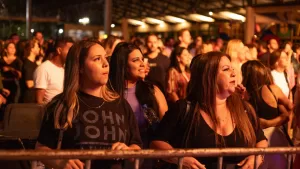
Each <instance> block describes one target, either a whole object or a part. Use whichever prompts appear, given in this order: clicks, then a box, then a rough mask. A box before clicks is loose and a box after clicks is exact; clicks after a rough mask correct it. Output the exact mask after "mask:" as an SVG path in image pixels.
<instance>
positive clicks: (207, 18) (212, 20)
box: [189, 14, 215, 22]
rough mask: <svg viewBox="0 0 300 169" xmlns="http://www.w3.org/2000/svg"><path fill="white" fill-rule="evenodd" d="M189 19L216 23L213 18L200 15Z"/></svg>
mask: <svg viewBox="0 0 300 169" xmlns="http://www.w3.org/2000/svg"><path fill="white" fill-rule="evenodd" d="M189 17H190V18H191V19H192V20H194V21H204V22H214V21H215V20H214V19H213V18H211V17H208V16H204V15H199V14H190V15H189Z"/></svg>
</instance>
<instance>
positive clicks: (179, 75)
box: [167, 46, 190, 102]
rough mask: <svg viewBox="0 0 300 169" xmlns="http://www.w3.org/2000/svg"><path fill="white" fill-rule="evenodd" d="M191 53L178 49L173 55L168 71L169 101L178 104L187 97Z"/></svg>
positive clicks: (184, 49) (181, 48)
mask: <svg viewBox="0 0 300 169" xmlns="http://www.w3.org/2000/svg"><path fill="white" fill-rule="evenodd" d="M189 56H190V54H189V51H188V50H187V49H186V48H184V47H179V46H178V47H176V48H175V49H174V50H173V52H172V53H171V57H170V61H171V62H170V68H169V71H168V77H167V79H168V85H167V96H168V97H167V99H168V100H169V101H171V102H176V101H177V100H179V99H184V98H185V97H186V88H187V84H188V82H189V81H190V72H189V68H188V65H189V64H190V58H189Z"/></svg>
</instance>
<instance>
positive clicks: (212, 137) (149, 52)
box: [0, 29, 300, 169]
mask: <svg viewBox="0 0 300 169" xmlns="http://www.w3.org/2000/svg"><path fill="white" fill-rule="evenodd" d="M178 35H179V36H178V39H177V42H176V40H174V39H173V38H168V39H166V41H165V43H163V41H162V39H160V38H159V37H158V36H157V35H156V34H149V35H148V36H147V37H146V38H145V39H143V38H137V37H133V38H132V39H131V40H130V42H125V41H124V40H123V39H122V38H120V37H116V36H113V35H110V36H108V38H107V39H104V40H101V41H100V40H98V39H90V40H82V41H79V42H74V41H73V40H72V39H70V38H58V39H57V40H55V41H53V40H49V41H45V40H44V39H43V35H42V33H41V32H35V34H34V37H33V38H32V39H31V40H28V41H25V42H19V41H18V38H16V36H17V35H16V34H14V35H12V36H11V38H10V39H9V40H7V41H6V43H5V44H4V45H3V48H2V49H1V51H0V52H1V53H2V56H1V58H0V69H1V80H0V81H1V82H2V83H0V88H1V91H0V103H1V104H2V105H1V112H0V113H1V119H3V112H4V110H5V107H6V105H7V104H10V103H38V104H43V105H45V107H46V109H45V110H46V112H45V116H44V120H43V123H42V126H41V130H40V134H39V137H38V139H37V143H36V149H40V150H49V149H111V150H139V149H148V148H152V149H162V150H168V149H173V148H229V147H246V148H247V147H268V146H270V147H288V146H297V145H298V144H299V141H300V128H299V127H300V119H299V118H300V117H299V115H298V113H297V110H298V106H299V101H297V100H299V94H300V93H299V92H300V90H299V89H300V88H299V89H298V87H300V76H299V75H300V62H299V61H300V60H299V56H300V45H299V44H293V43H292V42H286V43H284V44H282V47H280V46H281V45H279V44H280V41H279V40H278V38H276V37H275V36H274V37H270V38H269V39H268V41H253V42H252V43H251V44H244V43H243V42H242V41H241V40H239V39H231V40H229V41H228V42H225V41H224V40H222V39H221V38H217V39H215V40H206V41H204V40H203V39H202V37H201V36H198V37H195V40H194V41H193V38H192V36H191V34H190V32H189V30H188V29H183V30H181V31H180V32H179V33H178ZM298 158H299V159H300V157H296V158H295V163H294V168H297V167H300V160H299V159H298ZM256 159H257V164H258V166H259V167H260V168H261V169H271V168H272V169H277V168H278V169H283V168H286V167H287V166H288V161H287V157H286V156H285V155H276V154H275V155H259V156H258V157H257V158H256ZM130 161H131V160H123V159H113V160H94V161H92V163H91V164H85V163H84V162H82V161H81V160H80V159H71V160H48V161H47V160H43V161H42V163H43V164H44V165H45V166H46V168H47V167H49V168H71V169H77V168H80V169H83V168H84V166H85V165H91V167H92V168H97V169H109V168H113V169H115V168H125V169H129V168H133V164H132V163H131V162H130ZM254 161H255V156H253V155H250V156H238V157H225V158H224V166H225V168H226V169H231V168H232V169H233V168H237V167H238V168H242V169H253V168H254ZM177 163H178V159H177V158H169V159H163V160H149V159H146V160H143V161H142V162H141V164H140V165H141V166H140V168H142V169H150V168H151V169H152V168H156V169H160V168H176V167H177V166H176V165H177ZM217 163H218V159H217V158H214V157H201V158H194V157H184V158H183V166H184V167H185V168H189V169H215V168H217Z"/></svg>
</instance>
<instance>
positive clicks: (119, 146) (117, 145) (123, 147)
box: [111, 142, 129, 150]
mask: <svg viewBox="0 0 300 169" xmlns="http://www.w3.org/2000/svg"><path fill="white" fill-rule="evenodd" d="M128 149H129V147H128V146H127V145H126V144H124V143H120V142H116V143H114V144H113V145H112V147H111V150H128Z"/></svg>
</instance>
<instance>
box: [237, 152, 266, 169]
mask: <svg viewBox="0 0 300 169" xmlns="http://www.w3.org/2000/svg"><path fill="white" fill-rule="evenodd" d="M254 161H255V155H251V156H248V157H246V158H245V159H244V160H243V161H241V162H240V163H238V164H237V165H238V166H240V167H241V169H254ZM262 162H263V158H262V156H261V155H258V156H257V161H256V167H257V168H258V167H259V166H260V165H261V164H262Z"/></svg>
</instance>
